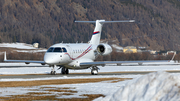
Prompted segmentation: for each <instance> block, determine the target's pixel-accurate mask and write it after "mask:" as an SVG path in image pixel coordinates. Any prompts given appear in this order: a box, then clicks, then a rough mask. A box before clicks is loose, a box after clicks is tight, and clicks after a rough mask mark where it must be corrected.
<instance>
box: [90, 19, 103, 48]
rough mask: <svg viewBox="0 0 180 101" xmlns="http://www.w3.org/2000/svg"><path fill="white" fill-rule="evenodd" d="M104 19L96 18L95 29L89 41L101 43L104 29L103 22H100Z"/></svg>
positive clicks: (96, 43)
mask: <svg viewBox="0 0 180 101" xmlns="http://www.w3.org/2000/svg"><path fill="white" fill-rule="evenodd" d="M102 21H105V20H96V25H95V29H94V32H93V35H92V37H91V40H90V42H89V43H90V44H95V45H98V44H99V43H100V38H101V31H102V26H103V23H100V22H102Z"/></svg>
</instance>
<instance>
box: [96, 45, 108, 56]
mask: <svg viewBox="0 0 180 101" xmlns="http://www.w3.org/2000/svg"><path fill="white" fill-rule="evenodd" d="M97 52H98V53H99V54H101V55H108V54H110V53H111V52H112V48H111V46H110V45H108V44H100V45H98V46H97Z"/></svg>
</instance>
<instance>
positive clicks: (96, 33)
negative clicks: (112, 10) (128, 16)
mask: <svg viewBox="0 0 180 101" xmlns="http://www.w3.org/2000/svg"><path fill="white" fill-rule="evenodd" d="M75 22H83V23H96V25H95V29H94V32H93V35H92V37H91V40H90V42H89V43H90V44H95V45H98V44H99V43H100V39H101V32H102V26H103V24H104V23H115V22H135V20H122V21H105V20H96V21H75Z"/></svg>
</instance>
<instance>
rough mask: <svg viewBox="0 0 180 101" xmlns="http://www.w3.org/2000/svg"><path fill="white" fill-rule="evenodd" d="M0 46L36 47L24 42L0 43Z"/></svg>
mask: <svg viewBox="0 0 180 101" xmlns="http://www.w3.org/2000/svg"><path fill="white" fill-rule="evenodd" d="M0 47H8V48H17V49H36V48H34V47H33V46H32V45H31V44H25V43H1V44H0Z"/></svg>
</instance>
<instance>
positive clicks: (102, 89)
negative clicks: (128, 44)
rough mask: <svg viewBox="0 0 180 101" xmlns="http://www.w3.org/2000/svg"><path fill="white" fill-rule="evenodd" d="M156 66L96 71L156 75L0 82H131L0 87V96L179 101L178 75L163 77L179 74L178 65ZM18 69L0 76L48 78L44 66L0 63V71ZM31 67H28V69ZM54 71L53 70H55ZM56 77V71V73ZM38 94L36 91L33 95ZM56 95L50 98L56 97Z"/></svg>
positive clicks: (88, 71)
mask: <svg viewBox="0 0 180 101" xmlns="http://www.w3.org/2000/svg"><path fill="white" fill-rule="evenodd" d="M160 64H161V65H159V64H150V63H149V64H143V65H141V66H140V65H137V64H131V65H127V64H124V65H121V66H115V65H109V66H105V67H100V70H99V72H123V71H131V72H132V71H158V72H154V73H150V74H147V75H139V74H137V75H132V74H127V75H94V76H92V75H91V76H74V77H69V76H62V77H46V78H31V79H22V78H16V79H11V78H9V79H0V81H1V82H3V81H30V80H52V79H57V80H61V79H78V78H81V79H83V78H112V77H117V78H133V79H132V80H126V81H119V82H116V83H112V82H110V81H103V82H97V83H82V84H63V85H42V86H34V87H1V88H0V89H1V90H0V96H8V95H19V94H26V93H28V92H32V91H34V90H33V89H40V88H42V87H44V90H40V91H39V92H43V91H47V90H46V89H47V88H48V87H58V88H63V87H67V88H70V90H75V91H78V92H77V93H73V95H63V96H59V97H58V98H73V97H82V96H80V95H82V94H103V95H105V96H106V97H104V98H103V97H100V98H97V99H95V101H109V100H110V101H119V100H121V101H123V100H124V101H154V100H156V101H177V100H180V97H179V92H180V73H166V72H163V71H165V70H180V66H179V64H178V63H174V62H170V63H167V64H164V65H162V64H163V63H160ZM3 66H4V67H8V66H10V67H11V66H17V67H18V66H19V67H21V66H22V68H16V67H13V68H0V74H1V75H3V74H48V73H49V72H50V71H51V68H49V67H48V66H44V67H40V66H41V65H37V64H30V65H26V64H23V63H13V64H9V63H0V67H3ZM28 66H32V67H28ZM56 69H57V68H56ZM57 72H59V73H60V71H57ZM70 73H90V69H85V70H70ZM37 92H38V91H37ZM56 93H57V92H55V93H54V94H55V95H56Z"/></svg>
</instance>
